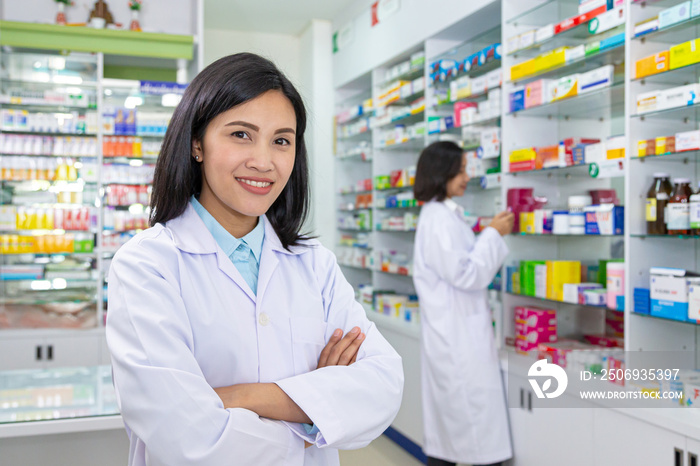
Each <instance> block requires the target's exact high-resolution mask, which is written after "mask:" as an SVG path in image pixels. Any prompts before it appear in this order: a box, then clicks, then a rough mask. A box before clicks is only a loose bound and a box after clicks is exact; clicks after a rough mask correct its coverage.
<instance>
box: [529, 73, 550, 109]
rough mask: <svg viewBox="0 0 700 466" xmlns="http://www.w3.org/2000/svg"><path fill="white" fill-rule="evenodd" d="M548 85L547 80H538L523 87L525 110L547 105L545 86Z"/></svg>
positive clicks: (548, 81)
mask: <svg viewBox="0 0 700 466" xmlns="http://www.w3.org/2000/svg"><path fill="white" fill-rule="evenodd" d="M549 83H550V80H548V79H538V80H537V81H533V82H531V83H528V85H527V86H525V108H532V107H536V106H538V105H544V104H547V103H549V100H548V99H547V86H548V85H549Z"/></svg>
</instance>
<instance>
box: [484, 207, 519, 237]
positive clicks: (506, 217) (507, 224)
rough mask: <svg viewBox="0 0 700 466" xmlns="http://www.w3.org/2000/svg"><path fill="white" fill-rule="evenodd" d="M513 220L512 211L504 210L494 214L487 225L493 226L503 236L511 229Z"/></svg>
mask: <svg viewBox="0 0 700 466" xmlns="http://www.w3.org/2000/svg"><path fill="white" fill-rule="evenodd" d="M514 222H515V215H513V212H508V211H504V212H501V213H498V214H496V216H495V217H494V218H493V220H491V223H490V224H489V226H490V227H493V228H495V229H496V231H498V232H499V233H500V234H501V236H505V235H507V234H508V233H511V232H512V231H513V223H514Z"/></svg>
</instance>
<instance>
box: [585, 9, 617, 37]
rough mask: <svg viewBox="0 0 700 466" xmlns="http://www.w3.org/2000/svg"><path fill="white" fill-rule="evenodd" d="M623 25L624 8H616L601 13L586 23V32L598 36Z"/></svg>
mask: <svg viewBox="0 0 700 466" xmlns="http://www.w3.org/2000/svg"><path fill="white" fill-rule="evenodd" d="M621 24H625V8H624V7H617V8H613V9H611V10H608V11H606V12H605V13H602V14H600V15H598V16H596V17H595V18H593V19H592V20H591V21H590V22H589V23H588V32H590V33H591V34H600V33H602V32H605V31H609V30H610V29H613V28H616V27H617V26H620V25H621Z"/></svg>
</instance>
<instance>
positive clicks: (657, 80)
mask: <svg viewBox="0 0 700 466" xmlns="http://www.w3.org/2000/svg"><path fill="white" fill-rule="evenodd" d="M698 35H699V36H700V33H699V34H698ZM698 74H700V63H693V64H691V65H686V66H681V67H680V68H675V69H672V70H668V71H664V72H662V73H656V74H650V75H648V76H644V77H641V78H633V79H632V80H631V81H632V82H641V83H654V84H668V85H669V86H682V85H685V84H688V83H693V82H697V81H698Z"/></svg>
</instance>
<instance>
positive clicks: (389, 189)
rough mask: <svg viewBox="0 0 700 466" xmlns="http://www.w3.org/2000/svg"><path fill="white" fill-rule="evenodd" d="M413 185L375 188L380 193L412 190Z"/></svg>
mask: <svg viewBox="0 0 700 466" xmlns="http://www.w3.org/2000/svg"><path fill="white" fill-rule="evenodd" d="M412 190H413V186H400V187H392V188H383V189H375V191H377V192H379V193H400V192H403V191H412Z"/></svg>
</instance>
